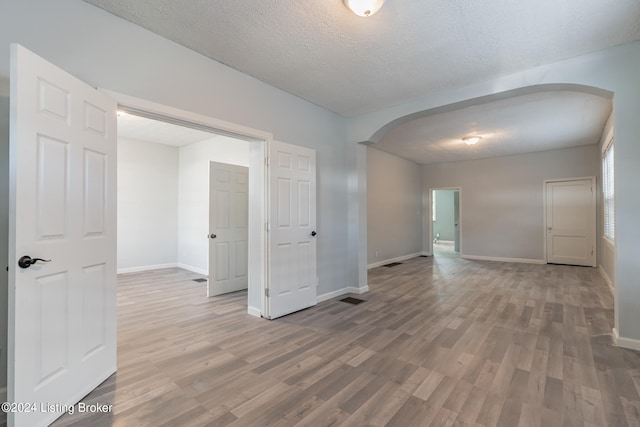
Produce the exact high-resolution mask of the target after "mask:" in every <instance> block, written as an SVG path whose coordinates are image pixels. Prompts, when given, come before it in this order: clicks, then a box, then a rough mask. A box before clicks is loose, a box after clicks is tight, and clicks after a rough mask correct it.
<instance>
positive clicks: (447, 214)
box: [425, 190, 455, 242]
mask: <svg viewBox="0 0 640 427" xmlns="http://www.w3.org/2000/svg"><path fill="white" fill-rule="evenodd" d="M454 192H455V190H435V193H436V220H435V221H433V238H434V239H435V237H436V235H437V234H438V233H439V234H440V240H448V241H450V242H453V241H454V239H455V226H454V223H455V221H454V217H453V193H454ZM428 232H429V231H428V230H425V233H428Z"/></svg>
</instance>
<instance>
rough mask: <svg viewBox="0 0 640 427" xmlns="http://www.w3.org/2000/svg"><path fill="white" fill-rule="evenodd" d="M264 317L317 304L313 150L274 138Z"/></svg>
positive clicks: (271, 160)
mask: <svg viewBox="0 0 640 427" xmlns="http://www.w3.org/2000/svg"><path fill="white" fill-rule="evenodd" d="M268 159H269V162H268V175H269V178H268V182H269V187H268V194H269V198H268V200H269V221H268V223H269V225H268V237H267V238H268V248H269V249H268V251H269V253H268V279H267V286H266V292H265V294H266V295H265V298H266V304H265V307H266V310H265V313H263V315H264V316H265V317H266V318H268V319H275V318H276V317H280V316H284V315H286V314H289V313H293V312H295V311H298V310H302V309H304V308H307V307H311V306H313V305H315V304H316V302H317V299H316V292H317V289H316V288H317V282H318V279H317V276H316V230H315V227H316V152H315V151H314V150H311V149H309V148H303V147H298V146H296V145H290V144H284V143H282V142H276V141H272V142H270V143H269V154H268Z"/></svg>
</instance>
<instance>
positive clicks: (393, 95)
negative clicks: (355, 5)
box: [85, 0, 640, 164]
mask: <svg viewBox="0 0 640 427" xmlns="http://www.w3.org/2000/svg"><path fill="white" fill-rule="evenodd" d="M85 1H87V2H89V3H92V4H94V5H96V6H99V7H101V8H103V9H105V10H107V11H109V12H111V13H113V14H115V15H117V16H120V17H122V18H124V19H127V20H129V21H131V22H133V23H136V24H138V25H140V26H142V27H145V28H147V29H149V30H151V31H153V32H155V33H157V34H159V35H161V36H164V37H166V38H168V39H170V40H173V41H175V42H177V43H180V44H182V45H184V46H186V47H188V48H190V49H193V50H195V51H197V52H200V53H202V54H204V55H206V56H208V57H210V58H212V59H214V60H217V61H220V62H222V63H225V64H227V65H229V66H231V67H233V68H236V69H237V70H239V71H241V72H244V73H246V74H249V75H252V76H254V77H256V78H258V79H260V80H262V81H264V82H266V83H269V84H271V85H273V86H275V87H278V88H280V89H283V90H285V91H287V92H289V93H291V94H294V95H297V96H299V97H301V98H304V99H307V100H309V101H311V102H314V103H316V104H318V105H320V106H323V107H325V108H327V109H329V110H332V111H334V112H336V113H339V114H342V115H345V116H354V115H358V114H363V113H366V112H370V111H375V110H379V109H382V108H386V107H389V106H392V105H396V104H400V103H402V102H406V101H408V100H411V99H415V98H419V97H423V96H427V95H429V94H432V93H435V92H439V91H443V90H448V89H452V88H457V87H461V86H464V85H467V84H471V83H474V82H479V81H483V80H487V79H491V78H495V77H497V76H500V75H505V74H509V73H512V72H516V71H519V70H524V69H527V68H531V67H534V66H538V65H542V64H545V63H550V62H554V61H557V60H561V59H564V58H569V57H573V56H577V55H580V54H584V53H588V52H592V51H596V50H599V49H603V48H607V47H610V46H614V45H618V44H622V43H626V42H629V41H633V40H638V39H640V0H536V1H534V0H519V1H513V0H493V1H491V2H481V1H475V0H430V1H426V0H402V1H398V0H387V1H386V3H385V5H384V6H383V8H382V9H381V10H380V12H378V13H377V14H376V15H374V16H373V17H370V18H361V17H358V16H356V15H354V14H352V13H351V12H350V11H349V10H348V9H346V8H345V7H344V5H343V3H342V0H322V1H299V0H262V1H255V0H136V1H133V0H85ZM610 111H611V101H610V100H609V99H608V98H600V97H598V96H596V95H589V94H584V93H576V92H566V91H559V92H557V93H550V92H545V93H539V94H528V95H520V96H516V97H513V98H512V99H504V100H501V101H496V102H493V103H490V104H484V105H481V106H476V107H469V108H463V109H461V110H458V111H451V112H447V113H443V114H438V115H436V116H429V117H424V118H418V119H415V120H412V121H410V122H407V123H404V124H402V125H400V126H398V127H397V128H395V129H391V130H390V131H389V132H388V133H387V134H386V135H384V136H383V137H382V139H381V140H380V142H379V143H378V144H376V145H375V148H378V149H381V150H384V151H388V152H390V153H392V154H396V155H399V156H401V157H405V158H407V159H411V160H413V161H416V162H418V163H423V164H428V163H436V162H445V161H456V160H465V159H470V158H484V157H494V156H502V155H511V154H517V153H522V152H533V151H541V150H548V149H556V148H563V147H569V146H577V145H585V144H593V143H596V142H597V140H598V137H599V136H600V132H601V130H602V125H603V123H604V121H605V120H606V118H607V116H608V114H609V113H610ZM131 120H132V119H127V120H121V122H120V134H121V135H122V136H125V135H127V136H126V137H128V138H133V139H141V140H153V141H156V142H158V141H159V140H161V141H164V142H163V143H168V144H173V145H176V144H188V143H191V142H196V140H198V139H199V138H201V136H202V135H201V133H200V132H199V131H196V130H191V129H189V130H188V131H187V132H184V130H181V131H180V132H177V133H174V132H172V131H170V130H169V126H170V125H168V124H163V125H162V126H165V129H162V130H150V128H149V127H146V128H145V127H144V125H142V124H140V123H138V124H134V123H133V122H131ZM134 125H135V126H134ZM141 126H142V127H141ZM472 133H473V134H476V133H477V134H480V135H482V136H483V137H484V138H483V140H482V141H481V142H480V143H479V144H478V145H476V146H473V147H468V146H466V145H464V144H462V143H461V141H460V138H461V137H463V136H465V135H468V134H472ZM151 134H152V135H151ZM206 135H207V136H208V137H210V134H206Z"/></svg>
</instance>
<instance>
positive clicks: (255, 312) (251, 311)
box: [247, 306, 262, 317]
mask: <svg viewBox="0 0 640 427" xmlns="http://www.w3.org/2000/svg"><path fill="white" fill-rule="evenodd" d="M247 313H249V314H250V315H252V316H255V317H262V311H261V310H260V309H259V308H256V307H251V306H248V307H247Z"/></svg>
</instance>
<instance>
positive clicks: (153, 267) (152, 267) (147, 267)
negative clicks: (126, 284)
mask: <svg viewBox="0 0 640 427" xmlns="http://www.w3.org/2000/svg"><path fill="white" fill-rule="evenodd" d="M175 267H178V263H176V262H172V263H169V264H156V265H143V266H140V267H129V268H119V269H118V274H124V273H140V272H141V271H150V270H160V269H163V268H175Z"/></svg>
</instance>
